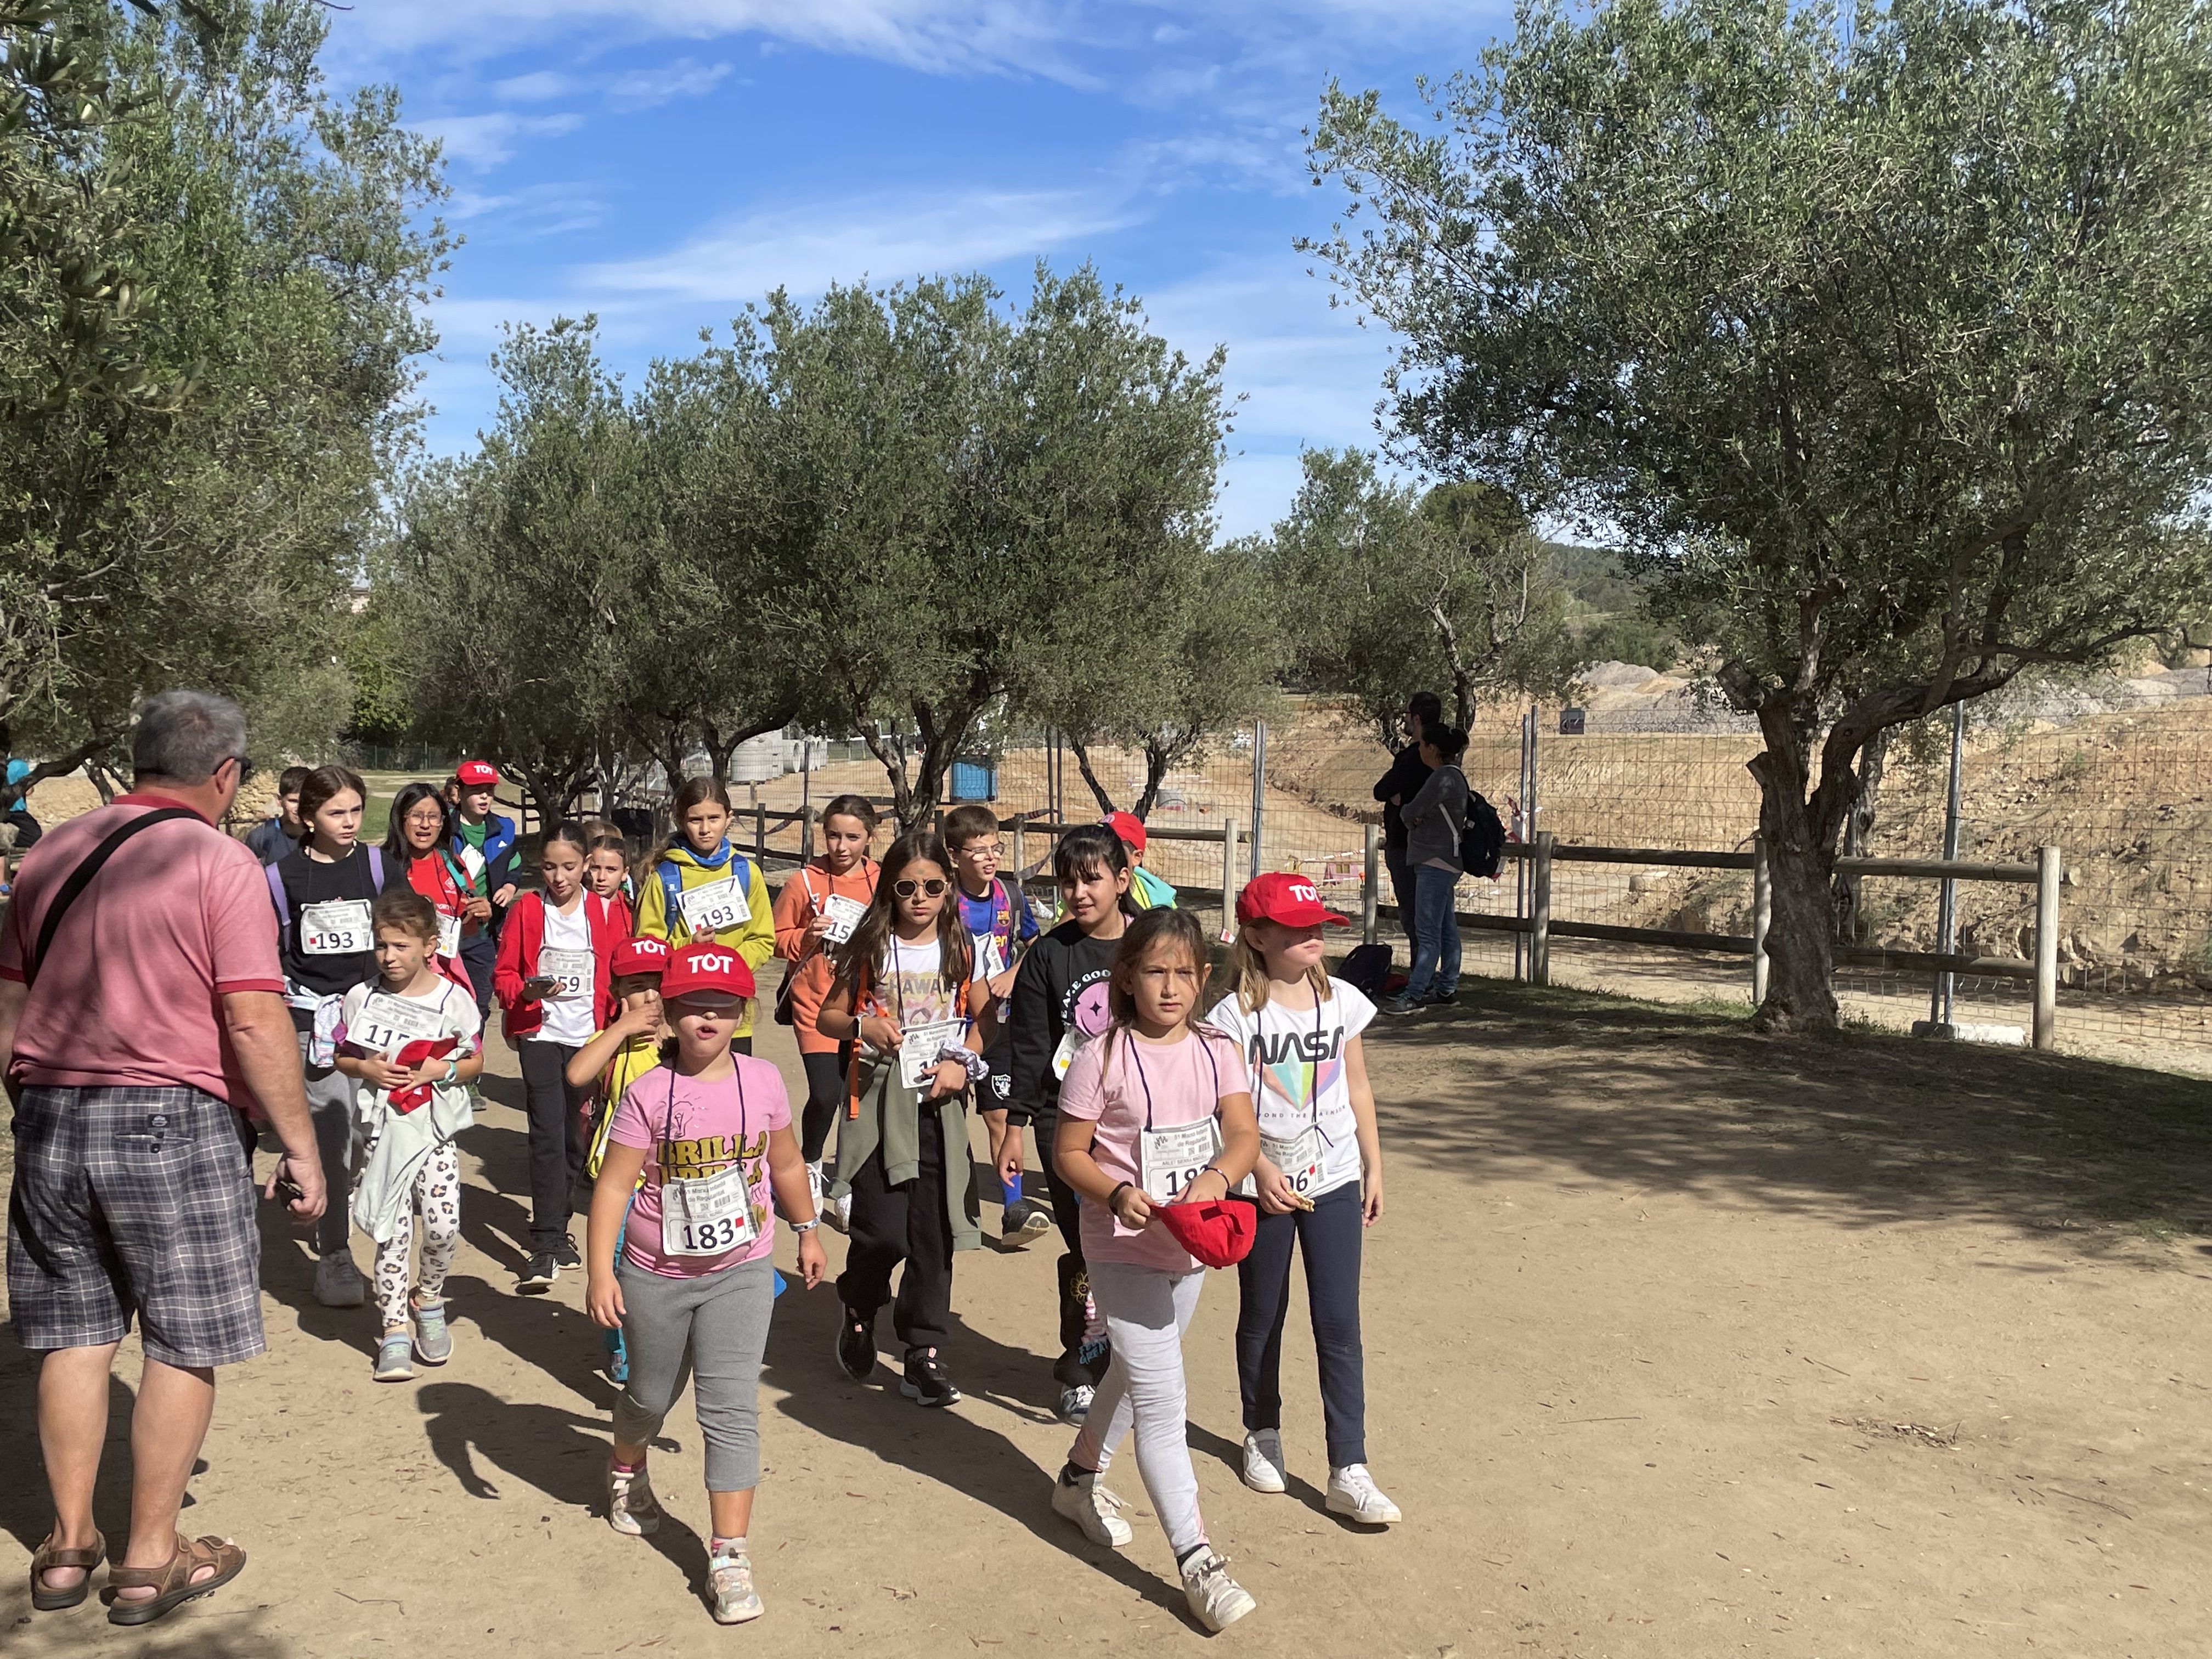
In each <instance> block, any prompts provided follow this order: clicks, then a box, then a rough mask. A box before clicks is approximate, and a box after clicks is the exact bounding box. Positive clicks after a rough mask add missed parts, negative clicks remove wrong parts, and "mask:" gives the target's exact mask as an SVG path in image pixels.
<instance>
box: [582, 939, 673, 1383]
mask: <svg viewBox="0 0 2212 1659" xmlns="http://www.w3.org/2000/svg"><path fill="white" fill-rule="evenodd" d="M668 956H669V951H668V945H667V943H666V941H665V940H663V939H624V940H623V942H622V943H621V944H619V945H616V946H615V949H614V955H613V957H611V959H610V961H609V963H608V964H607V990H608V993H609V994H610V995H611V997H612V999H613V1000H614V1004H615V1012H614V1018H612V1019H611V1020H610V1021H609V1022H608V1023H607V1024H605V1026H604V1027H603V1028H601V1029H600V1030H597V1031H594V1032H593V1033H592V1040H591V1041H590V1042H587V1043H586V1044H585V1045H584V1046H583V1047H582V1048H579V1049H577V1050H576V1057H575V1058H574V1060H570V1061H569V1062H568V1070H567V1071H566V1072H565V1073H563V1077H564V1079H565V1080H566V1082H567V1083H568V1087H569V1088H570V1089H571V1090H572V1091H573V1090H578V1089H580V1090H583V1091H586V1102H585V1104H586V1109H587V1110H589V1111H590V1112H591V1115H592V1122H593V1123H594V1124H595V1125H596V1127H594V1128H593V1129H592V1139H591V1146H589V1148H588V1149H587V1150H586V1152H585V1153H584V1176H585V1178H586V1180H588V1181H590V1182H593V1183H594V1189H595V1190H596V1184H597V1182H598V1181H599V1170H601V1169H602V1168H604V1167H605V1163H606V1153H607V1133H608V1132H609V1131H610V1130H611V1129H612V1128H613V1127H614V1121H615V1109H616V1108H617V1107H618V1106H620V1105H621V1104H622V1097H623V1095H624V1094H626V1093H628V1092H629V1085H631V1084H633V1083H635V1082H636V1081H637V1080H638V1079H640V1078H641V1077H643V1076H644V1075H645V1074H646V1073H647V1072H649V1071H651V1070H652V1069H653V1067H654V1066H657V1065H658V1064H659V1063H660V1045H661V1040H662V1039H663V1038H664V1037H665V1036H666V1035H667V1032H668V1021H667V1018H666V1016H665V1013H664V1012H663V1010H662V1007H661V1003H660V976H661V975H662V974H663V973H664V972H665V970H666V969H667V967H668ZM617 1243H620V1241H619V1240H617ZM599 1334H600V1337H601V1339H602V1340H603V1342H604V1345H605V1348H606V1351H607V1376H608V1379H609V1380H610V1381H611V1382H613V1383H627V1382H629V1355H628V1354H627V1353H626V1352H624V1350H623V1334H622V1327H620V1326H619V1325H617V1326H612V1327H611V1328H607V1329H605V1330H603V1331H601V1332H600V1333H599Z"/></svg>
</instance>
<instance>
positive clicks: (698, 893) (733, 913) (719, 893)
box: [676, 876, 753, 939]
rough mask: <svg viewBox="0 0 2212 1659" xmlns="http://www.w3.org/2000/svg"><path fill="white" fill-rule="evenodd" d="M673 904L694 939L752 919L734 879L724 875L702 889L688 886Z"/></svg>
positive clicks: (702, 937) (747, 905)
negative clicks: (682, 914) (680, 911)
mask: <svg viewBox="0 0 2212 1659" xmlns="http://www.w3.org/2000/svg"><path fill="white" fill-rule="evenodd" d="M676 903H677V908H679V909H680V910H682V911H683V912H684V928H685V930H686V931H687V932H689V933H690V935H691V937H692V938H694V939H704V938H706V937H707V936H708V935H709V934H712V933H720V932H721V931H722V930H723V929H724V928H726V927H737V926H738V924H739V923H740V922H745V921H751V920H752V915H753V911H752V905H751V903H750V901H748V900H747V899H746V897H745V896H744V893H742V892H740V891H739V890H738V878H736V877H735V876H724V877H723V878H721V880H720V881H710V882H708V884H706V885H705V886H704V887H687V888H685V889H684V891H683V892H682V894H680V895H679V896H678V898H677V901H676Z"/></svg>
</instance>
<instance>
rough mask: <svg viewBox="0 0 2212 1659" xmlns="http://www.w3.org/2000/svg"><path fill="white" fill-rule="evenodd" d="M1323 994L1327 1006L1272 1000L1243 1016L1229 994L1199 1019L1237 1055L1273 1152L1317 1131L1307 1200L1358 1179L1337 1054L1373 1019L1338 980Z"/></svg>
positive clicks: (1347, 1086)
mask: <svg viewBox="0 0 2212 1659" xmlns="http://www.w3.org/2000/svg"><path fill="white" fill-rule="evenodd" d="M1329 988H1330V991H1331V995H1330V997H1329V999H1328V1001H1326V1002H1321V1003H1316V1005H1315V1006H1313V1007H1311V1008H1285V1006H1283V1005H1282V1004H1281V1003H1279V1002H1275V1001H1272V1000H1271V1001H1269V1003H1268V1004H1267V1006H1266V1007H1264V1008H1262V1009H1261V1010H1260V1012H1258V1013H1256V1014H1248V1013H1246V1012H1244V1009H1243V1005H1242V1004H1241V1003H1239V1002H1238V1001H1237V995H1236V994H1235V993H1234V992H1231V994H1229V995H1227V996H1225V997H1224V998H1223V999H1222V1000H1220V1001H1219V1002H1218V1003H1217V1004H1216V1005H1215V1006H1214V1009H1213V1012H1212V1013H1210V1014H1208V1015H1207V1016H1206V1024H1208V1025H1211V1026H1212V1028H1213V1029H1214V1030H1217V1031H1220V1032H1223V1033H1225V1035H1227V1036H1231V1037H1232V1038H1234V1039H1235V1040H1236V1042H1237V1048H1238V1049H1239V1051H1240V1052H1242V1053H1243V1056H1244V1064H1245V1067H1246V1069H1247V1070H1248V1071H1249V1072H1250V1073H1251V1076H1252V1109H1253V1111H1254V1112H1255V1115H1257V1116H1258V1118H1259V1120H1260V1133H1261V1135H1262V1136H1263V1137H1265V1138H1266V1139H1267V1141H1271V1142H1274V1143H1277V1144H1278V1145H1281V1144H1284V1143H1294V1142H1296V1141H1297V1139H1298V1138H1299V1137H1301V1136H1302V1135H1304V1133H1306V1132H1307V1131H1308V1130H1309V1129H1315V1130H1318V1131H1319V1133H1320V1137H1321V1147H1320V1156H1321V1174H1320V1176H1319V1178H1318V1180H1316V1182H1313V1183H1312V1184H1311V1185H1310V1186H1308V1187H1306V1188H1305V1189H1304V1191H1305V1195H1306V1196H1307V1197H1308V1198H1316V1197H1318V1196H1320V1195H1321V1194H1322V1193H1328V1192H1334V1191H1335V1190H1336V1188H1339V1187H1341V1186H1343V1185H1344V1184H1345V1183H1346V1182H1351V1181H1357V1180H1358V1179H1359V1131H1358V1121H1357V1120H1356V1119H1354V1118H1353V1116H1352V1085H1351V1082H1350V1080H1349V1079H1348V1078H1347V1077H1346V1074H1345V1069H1344V1051H1345V1049H1346V1048H1347V1047H1348V1046H1349V1045H1350V1044H1351V1042H1352V1039H1353V1038H1355V1037H1357V1036H1358V1035H1359V1034H1360V1033H1361V1032H1362V1031H1364V1030H1366V1029H1367V1027H1368V1025H1369V1024H1370V1022H1371V1021H1372V1020H1373V1019H1374V1018H1375V1005H1374V1004H1373V1003H1372V1002H1370V1001H1369V1000H1367V997H1366V994H1364V992H1362V991H1361V990H1360V988H1359V987H1358V986H1356V985H1347V984H1346V983H1345V982H1344V981H1342V980H1340V979H1333V980H1331V981H1329ZM1271 1156H1272V1154H1271Z"/></svg>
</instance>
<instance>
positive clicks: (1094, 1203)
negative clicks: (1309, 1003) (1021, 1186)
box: [1052, 909, 1260, 1631]
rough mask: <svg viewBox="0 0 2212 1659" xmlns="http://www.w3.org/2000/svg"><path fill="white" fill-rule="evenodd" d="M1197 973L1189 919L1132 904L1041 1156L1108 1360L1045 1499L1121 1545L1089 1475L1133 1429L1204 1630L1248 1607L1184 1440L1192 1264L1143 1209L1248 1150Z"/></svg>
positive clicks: (1240, 1168)
mask: <svg viewBox="0 0 2212 1659" xmlns="http://www.w3.org/2000/svg"><path fill="white" fill-rule="evenodd" d="M1205 982H1206V938H1205V935H1204V934H1203V933H1201V932H1200V928H1199V925H1198V921H1197V919H1196V918H1195V917H1194V916H1193V915H1191V914H1190V912H1188V911H1187V910H1172V909H1158V910H1147V911H1146V912H1145V914H1144V915H1141V916H1139V917H1138V918H1137V919H1136V920H1134V921H1132V922H1131V923H1130V924H1129V927H1128V931H1127V932H1126V933H1123V934H1122V936H1121V950H1120V951H1119V952H1117V953H1116V955H1115V958H1114V969H1113V979H1112V981H1111V984H1110V987H1109V993H1108V1006H1109V1008H1110V1010H1111V1012H1112V1018H1113V1024H1111V1025H1110V1026H1109V1028H1108V1029H1107V1031H1106V1033H1105V1035H1104V1036H1102V1037H1100V1038H1099V1039H1098V1040H1097V1041H1096V1042H1090V1043H1087V1044H1085V1046H1084V1048H1083V1050H1082V1052H1081V1053H1079V1054H1077V1055H1076V1057H1075V1060H1074V1061H1073V1064H1071V1065H1070V1066H1068V1068H1067V1077H1066V1080H1065V1081H1064V1082H1062V1084H1061V1085H1060V1128H1059V1132H1058V1133H1057V1135H1056V1136H1055V1138H1054V1146H1053V1151H1054V1157H1055V1158H1057V1159H1058V1161H1059V1165H1060V1179H1061V1180H1063V1181H1065V1182H1066V1183H1067V1184H1068V1185H1069V1186H1071V1187H1073V1188H1075V1190H1076V1191H1077V1192H1078V1193H1079V1194H1081V1196H1082V1200H1083V1218H1082V1226H1083V1254H1084V1258H1085V1261H1088V1262H1089V1264H1090V1269H1091V1294H1092V1296H1094V1297H1097V1302H1098V1309H1099V1311H1100V1312H1101V1313H1102V1314H1103V1315H1104V1316H1105V1318H1106V1333H1107V1336H1108V1338H1109V1340H1110V1342H1111V1344H1112V1352H1113V1359H1112V1362H1111V1363H1110V1364H1109V1366H1108V1367H1107V1370H1106V1376H1105V1379H1104V1381H1103V1382H1102V1383H1100V1384H1099V1385H1098V1393H1097V1398H1095V1399H1094V1400H1093V1401H1091V1412H1090V1414H1089V1416H1088V1417H1086V1418H1085V1420H1084V1425H1083V1428H1082V1430H1081V1431H1079V1433H1078V1434H1077V1435H1076V1437H1075V1443H1074V1445H1073V1446H1072V1447H1070V1448H1069V1449H1068V1454H1067V1463H1066V1467H1065V1468H1062V1469H1061V1470H1060V1479H1059V1480H1058V1482H1057V1483H1056V1484H1055V1486H1054V1489H1053V1495H1052V1506H1053V1508H1054V1510H1058V1511H1059V1512H1060V1514H1061V1515H1063V1516H1066V1518H1067V1519H1068V1520H1070V1521H1073V1522H1074V1523H1075V1524H1076V1525H1077V1526H1078V1527H1079V1528H1082V1530H1083V1534H1084V1536H1085V1537H1086V1538H1088V1539H1090V1540H1091V1541H1092V1542H1093V1543H1097V1544H1106V1545H1110V1546H1113V1547H1117V1548H1118V1547H1120V1546H1121V1545H1124V1544H1127V1542H1128V1541H1130V1538H1131V1537H1132V1535H1133V1534H1131V1532H1130V1530H1129V1523H1128V1522H1126V1521H1124V1520H1122V1519H1121V1516H1118V1515H1116V1514H1115V1513H1114V1511H1115V1510H1116V1509H1118V1508H1120V1507H1121V1499H1120V1498H1116V1497H1115V1495H1114V1494H1113V1493H1112V1492H1109V1491H1107V1490H1106V1488H1105V1487H1104V1486H1103V1485H1101V1484H1100V1476H1101V1475H1102V1474H1103V1473H1104V1472H1105V1469H1106V1466H1107V1463H1108V1462H1109V1460H1110V1459H1111V1458H1112V1457H1113V1455H1114V1449H1115V1447H1116V1446H1117V1445H1119V1444H1120V1443H1121V1440H1122V1438H1123V1437H1124V1436H1126V1435H1127V1434H1128V1432H1129V1431H1130V1429H1131V1428H1132V1427H1134V1428H1135V1430H1136V1437H1137V1469H1138V1473H1139V1474H1141V1475H1143V1477H1144V1480H1145V1490H1146V1492H1148V1493H1150V1494H1151V1496H1152V1507H1153V1509H1154V1510H1156V1511H1158V1515H1159V1517H1160V1524H1161V1525H1162V1526H1163V1527H1164V1528H1166V1529H1167V1534H1168V1542H1169V1543H1170V1545H1172V1546H1173V1547H1174V1548H1175V1553H1176V1569H1177V1571H1179V1572H1180V1574H1181V1576H1182V1583H1183V1592H1184V1595H1186V1596H1187V1597H1188V1600H1189V1603H1190V1610H1191V1613H1192V1616H1193V1617H1194V1618H1195V1619H1197V1620H1198V1621H1199V1622H1200V1624H1202V1625H1204V1626H1206V1629H1208V1630H1210V1631H1218V1630H1221V1629H1223V1628H1224V1627H1225V1626H1229V1625H1231V1624H1233V1623H1235V1622H1236V1621H1237V1620H1239V1619H1242V1618H1243V1616H1244V1615H1245V1614H1246V1613H1249V1612H1251V1611H1252V1607H1253V1602H1252V1597H1251V1596H1250V1595H1249V1594H1248V1593H1247V1592H1246V1591H1245V1590H1244V1589H1243V1588H1242V1587H1241V1586H1239V1585H1238V1584H1237V1582H1236V1581H1235V1580H1234V1579H1232V1578H1231V1577H1230V1576H1229V1571H1228V1567H1229V1564H1228V1561H1227V1560H1226V1559H1225V1558H1224V1557H1223V1556H1222V1555H1220V1554H1219V1553H1218V1552H1217V1551H1215V1549H1214V1548H1213V1547H1212V1545H1211V1544H1210V1543H1208V1542H1207V1541H1206V1523H1205V1522H1204V1521H1203V1520H1201V1519H1200V1516H1199V1512H1198V1477H1197V1475H1196V1474H1195V1473H1194V1471H1193V1470H1192V1468H1191V1466H1190V1448H1189V1445H1188V1443H1187V1442H1186V1439H1185V1427H1184V1418H1185V1413H1184V1399H1183V1373H1182V1334H1183V1333H1184V1332H1185V1331H1186V1330H1188V1328H1190V1322H1191V1316H1193V1315H1194V1314H1195V1313H1196V1312H1197V1311H1198V1296H1199V1291H1200V1288H1201V1287H1202V1286H1203V1285H1204V1284H1205V1280H1206V1269H1205V1268H1204V1267H1202V1266H1201V1265H1200V1263H1199V1262H1198V1261H1197V1260H1196V1259H1195V1258H1194V1257H1193V1256H1192V1255H1190V1253H1189V1252H1188V1251H1187V1250H1185V1249H1183V1248H1182V1245H1180V1244H1179V1243H1176V1240H1175V1238H1174V1237H1173V1236H1172V1235H1170V1233H1169V1232H1168V1231H1167V1230H1166V1229H1165V1228H1164V1226H1162V1225H1159V1223H1158V1221H1157V1220H1156V1219H1155V1218H1154V1212H1155V1211H1157V1210H1158V1209H1159V1208H1160V1207H1161V1206H1164V1205H1169V1204H1182V1203H1188V1202H1191V1201H1194V1200H1206V1199H1223V1198H1226V1197H1228V1196H1229V1194H1230V1193H1231V1190H1232V1189H1233V1188H1235V1187H1236V1185H1237V1182H1240V1181H1242V1180H1243V1178H1244V1177H1245V1176H1247V1175H1248V1174H1249V1173H1250V1172H1251V1169H1252V1165H1253V1163H1254V1161H1255V1159H1256V1158H1258V1157H1259V1154H1260V1130H1259V1127H1258V1125H1257V1123H1256V1122H1255V1121H1254V1119H1253V1115H1252V1091H1251V1085H1250V1083H1249V1081H1248V1080H1247V1079H1246V1076H1245V1072H1244V1061H1243V1056H1242V1054H1239V1053H1238V1051H1237V1045H1236V1044H1235V1043H1233V1042H1231V1041H1229V1040H1228V1039H1227V1038H1226V1037H1224V1036H1221V1034H1220V1033H1218V1032H1217V1031H1214V1030H1212V1029H1210V1028H1208V1027H1206V1026H1203V1025H1200V1024H1196V1023H1195V1022H1196V1010H1197V1008H1198V1000H1199V994H1200V991H1201V990H1202V989H1203V988H1204V986H1205Z"/></svg>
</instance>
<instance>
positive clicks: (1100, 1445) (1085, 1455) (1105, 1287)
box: [1067, 1261, 1206, 1561]
mask: <svg viewBox="0 0 2212 1659" xmlns="http://www.w3.org/2000/svg"><path fill="white" fill-rule="evenodd" d="M1205 1285H1206V1270H1205V1269H1204V1268H1202V1267H1201V1268H1200V1269H1198V1270H1197V1271H1196V1272H1194V1273H1162V1272H1160V1271H1159V1270H1158V1268H1156V1267H1134V1266H1132V1265H1131V1264H1130V1263H1128V1262H1126V1261H1093V1262H1091V1295H1092V1296H1093V1297H1097V1301H1098V1311H1099V1312H1100V1313H1102V1314H1103V1315H1105V1316H1106V1334H1107V1337H1108V1338H1109V1340H1111V1342H1112V1343H1113V1345H1114V1358H1113V1359H1112V1361H1111V1363H1109V1364H1108V1365H1107V1367H1106V1376H1105V1380H1104V1381H1103V1382H1101V1383H1099V1385H1098V1392H1097V1395H1096V1396H1095V1397H1094V1398H1093V1399H1092V1400H1091V1414H1090V1415H1089V1416H1088V1417H1086V1418H1085V1419H1083V1427H1082V1428H1081V1429H1080V1430H1079V1431H1077V1433H1076V1437H1075V1444H1074V1446H1073V1448H1072V1449H1070V1450H1069V1452H1068V1454H1067V1457H1068V1461H1069V1462H1072V1463H1073V1464H1074V1465H1075V1466H1076V1467H1077V1468H1082V1469H1097V1471H1099V1473H1101V1474H1103V1473H1105V1470H1106V1466H1107V1465H1108V1464H1109V1463H1110V1462H1113V1459H1114V1452H1115V1449H1116V1448H1117V1447H1119V1446H1120V1445H1121V1442H1122V1440H1123V1438H1124V1437H1127V1434H1128V1432H1129V1431H1130V1429H1131V1428H1132V1427H1134V1428H1135V1430H1136V1431H1137V1473H1138V1474H1140V1475H1141V1476H1143V1477H1144V1481H1145V1490H1146V1492H1148V1493H1150V1494H1151V1496H1152V1510H1153V1512H1154V1513H1156V1514H1157V1515H1158V1516H1159V1517H1160V1525H1161V1526H1162V1528H1164V1529H1165V1530H1166V1532H1167V1535H1168V1543H1169V1544H1170V1546H1171V1547H1173V1548H1174V1550H1175V1553H1176V1560H1178V1561H1180V1560H1182V1559H1183V1557H1185V1556H1186V1555H1188V1554H1189V1553H1191V1551H1193V1550H1194V1549H1196V1548H1197V1547H1199V1546H1200V1544H1203V1543H1204V1542H1206V1523H1205V1522H1203V1521H1201V1520H1200V1518H1199V1514H1198V1473H1197V1471H1196V1470H1194V1469H1193V1468H1191V1466H1190V1440H1189V1428H1188V1418H1187V1413H1186V1408H1185V1405H1184V1399H1183V1381H1182V1336H1183V1333H1184V1332H1185V1331H1187V1330H1188V1329H1189V1328H1190V1322H1191V1316H1193V1315H1194V1314H1195V1313H1197V1311H1198V1293H1199V1291H1201V1290H1202V1289H1204V1288H1205Z"/></svg>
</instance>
